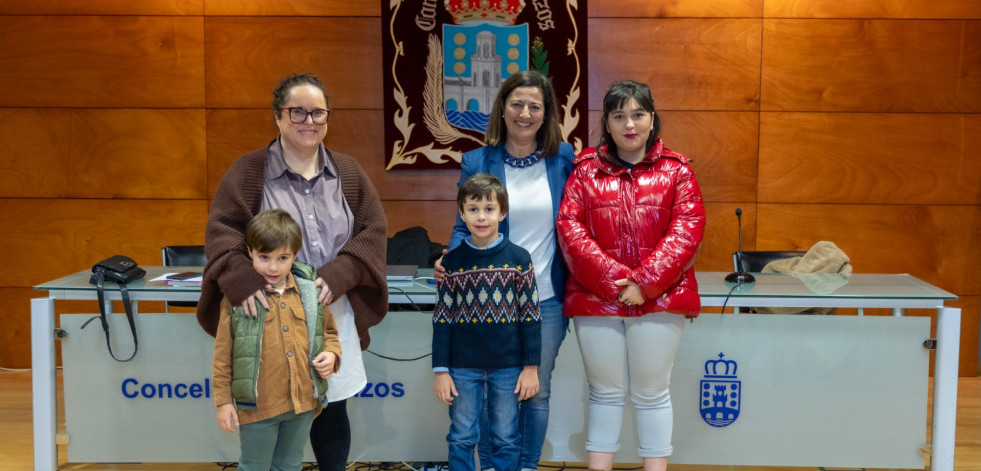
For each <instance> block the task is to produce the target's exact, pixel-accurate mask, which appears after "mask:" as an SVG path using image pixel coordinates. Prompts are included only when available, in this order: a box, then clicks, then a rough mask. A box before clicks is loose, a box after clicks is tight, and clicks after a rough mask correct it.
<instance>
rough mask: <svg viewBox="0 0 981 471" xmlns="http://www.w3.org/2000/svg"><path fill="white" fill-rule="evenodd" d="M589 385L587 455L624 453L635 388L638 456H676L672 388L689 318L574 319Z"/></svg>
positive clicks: (664, 315)
mask: <svg viewBox="0 0 981 471" xmlns="http://www.w3.org/2000/svg"><path fill="white" fill-rule="evenodd" d="M573 321H574V323H575V328H576V337H577V338H578V340H579V350H580V351H581V352H582V361H583V366H584V367H585V369H586V381H587V382H588V383H589V414H588V417H589V419H588V428H587V435H586V450H587V451H593V452H601V453H615V452H617V451H618V450H619V449H620V429H621V428H622V426H623V406H624V403H625V401H626V395H627V390H628V387H629V391H630V401H631V403H632V404H633V406H634V411H635V412H636V422H637V438H638V441H639V442H640V449H639V450H638V452H637V453H638V456H640V457H642V458H660V457H665V456H670V455H671V452H672V451H673V448H672V447H671V428H672V426H673V420H674V419H673V412H672V409H671V394H670V392H669V391H668V383H669V382H670V378H671V366H672V365H673V364H674V357H675V354H676V353H677V352H678V344H679V343H680V342H681V332H682V330H684V325H685V317H684V316H681V315H678V314H670V313H666V312H658V313H652V314H646V315H643V316H640V317H608V316H596V317H590V316H580V317H574V318H573Z"/></svg>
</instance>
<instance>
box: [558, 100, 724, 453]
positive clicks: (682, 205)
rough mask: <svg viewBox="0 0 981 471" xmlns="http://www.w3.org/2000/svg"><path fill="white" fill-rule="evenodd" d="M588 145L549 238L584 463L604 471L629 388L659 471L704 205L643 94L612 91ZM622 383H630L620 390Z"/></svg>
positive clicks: (693, 289) (693, 312) (667, 444)
mask: <svg viewBox="0 0 981 471" xmlns="http://www.w3.org/2000/svg"><path fill="white" fill-rule="evenodd" d="M601 126H602V135H601V137H600V142H599V146H597V147H594V148H589V149H586V150H584V151H583V152H582V153H581V154H579V156H578V157H576V161H575V165H576V167H575V169H574V170H573V172H572V175H570V177H569V181H568V183H567V184H566V187H565V196H564V198H563V200H562V206H561V208H560V210H559V216H558V221H557V222H556V231H557V232H558V238H559V246H560V248H561V250H562V254H563V256H564V258H565V261H566V264H567V265H568V267H569V270H570V272H571V274H570V277H569V280H568V283H567V286H566V294H565V303H564V308H563V314H564V315H565V316H567V317H572V318H573V322H574V325H575V329H576V336H577V338H578V340H579V349H580V350H581V352H582V358H583V365H584V367H585V370H586V379H587V381H588V382H589V414H588V416H589V422H588V424H589V425H588V432H587V439H586V450H587V451H588V452H589V467H590V468H591V469H597V470H610V469H611V468H612V467H613V456H614V453H616V451H617V450H619V448H620V444H619V438H620V428H621V425H622V422H623V405H624V402H625V400H626V393H627V390H628V389H629V391H630V400H631V402H632V403H633V405H634V409H635V410H636V414H637V417H636V422H637V429H638V439H639V441H640V449H639V451H638V454H639V456H640V457H642V458H643V461H644V470H645V471H660V470H665V469H667V457H668V456H669V455H671V452H672V447H671V426H672V420H673V419H672V417H673V413H672V409H671V397H670V395H669V392H668V380H669V377H670V373H671V366H672V364H673V363H674V357H675V353H676V352H677V349H678V344H679V342H680V340H681V332H682V328H683V326H684V320H685V318H686V317H687V318H694V317H696V316H698V310H699V308H700V302H699V297H698V286H697V284H696V282H695V270H694V263H695V256H696V255H697V253H698V247H699V244H701V242H702V234H703V232H704V229H705V208H704V207H703V205H702V193H701V190H700V189H699V188H698V182H697V181H696V180H695V174H694V172H693V171H692V168H691V167H690V166H689V165H688V162H689V160H688V158H687V157H685V156H683V155H681V154H678V153H675V152H672V151H670V150H669V149H668V148H666V147H664V143H663V142H662V141H661V139H660V137H659V134H660V127H661V126H660V119H659V118H658V116H657V113H656V112H655V110H654V98H653V97H652V96H651V91H650V88H649V87H648V86H647V85H646V84H643V83H638V82H633V81H623V82H618V83H615V84H613V85H612V86H611V87H610V90H609V91H607V93H606V96H605V97H604V99H603V118H602V120H601ZM628 383H629V384H628Z"/></svg>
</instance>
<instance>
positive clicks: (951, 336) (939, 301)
mask: <svg viewBox="0 0 981 471" xmlns="http://www.w3.org/2000/svg"><path fill="white" fill-rule="evenodd" d="M145 268H146V269H147V276H146V278H145V279H144V280H138V281H136V282H133V283H131V284H130V285H129V286H128V289H129V293H130V297H131V298H132V299H133V300H134V301H189V300H190V301H193V300H196V299H197V297H198V293H197V289H196V288H178V287H168V286H163V285H162V283H160V282H156V283H148V282H147V281H146V280H151V279H153V278H155V277H157V276H159V275H160V274H162V273H166V272H173V271H184V270H185V269H195V267H145ZM196 268H197V269H200V267H196ZM89 274H90V273H89V272H88V271H84V272H78V273H75V274H72V275H69V276H66V277H63V278H59V279H56V280H52V281H50V282H47V283H42V284H40V285H38V286H35V289H38V290H44V291H48V296H47V297H44V298H36V299H32V301H31V323H32V326H31V338H32V366H33V369H34V374H33V393H34V469H35V470H54V469H57V463H58V450H57V444H56V433H57V415H56V411H57V393H56V391H57V388H56V375H55V335H54V333H55V331H56V327H55V308H54V306H55V304H54V303H55V301H56V300H61V299H73V300H96V299H97V298H96V292H95V289H94V286H92V285H90V284H89V283H88V278H89ZM724 276H725V273H721V272H703V273H698V282H699V293H700V295H701V299H702V305H703V310H702V312H703V313H711V312H714V309H711V308H714V307H720V306H723V305H724V304H725V305H727V306H732V305H740V306H774V307H782V306H801V305H803V306H815V307H853V308H872V307H880V308H891V309H893V314H894V315H895V316H902V314H903V313H904V311H905V309H907V308H924V309H936V310H937V334H936V337H937V346H936V356H935V359H934V364H935V369H934V396H933V397H934V401H933V410H932V416H933V423H932V443H931V444H930V447H929V453H930V463H931V468H930V469H932V470H936V471H952V470H953V464H954V432H955V421H956V401H957V364H958V353H959V335H960V332H959V331H960V310H959V309H955V308H947V307H944V305H943V303H944V301H947V300H953V299H956V296H954V295H953V294H951V293H948V292H946V291H943V290H941V289H938V288H936V287H934V286H932V285H929V284H927V283H925V282H923V281H921V280H918V279H916V278H915V277H912V276H909V275H902V274H900V275H883V274H855V275H852V276H851V277H850V278H849V279H848V280H847V283H846V284H844V285H843V286H840V287H837V288H836V289H835V290H834V291H833V292H831V293H815V292H813V291H811V289H810V288H809V286H816V287H817V286H827V284H822V283H821V281H822V280H819V279H817V278H812V279H807V277H806V276H800V277H793V276H786V275H758V276H757V282H756V283H755V284H753V285H747V286H740V287H736V288H735V289H733V286H732V285H730V284H726V283H725V282H724V281H723V277H724ZM106 294H107V298H108V299H109V300H118V299H119V298H120V296H119V291H118V289H112V288H109V289H108V290H107V293H106ZM727 296H728V298H727ZM434 298H435V295H434V292H433V287H432V285H430V284H428V283H426V282H425V281H424V280H423V281H421V282H417V283H414V284H412V285H407V286H400V285H393V286H390V288H389V301H390V303H392V304H407V303H415V304H420V305H426V304H432V303H433V301H434ZM107 302H108V301H107ZM139 316H144V315H143V314H140V315H139ZM171 316H183V317H181V319H185V320H183V321H182V322H185V323H188V322H190V323H193V324H194V326H195V327H196V322H194V321H193V320H190V321H189V320H186V319H188V318H193V316H192V315H191V316H189V315H187V314H178V315H170V316H168V315H163V316H160V315H150V316H144V317H142V318H138V319H137V323H138V324H141V323H144V324H147V325H149V323H150V321H149V320H150V319H166V318H168V317H171ZM419 316H420V315H418V314H417V315H416V318H415V320H410V319H411V317H412V316H409V315H406V316H398V315H395V314H393V315H390V316H389V317H388V318H386V320H385V321H384V322H382V324H380V325H379V326H378V327H376V328H373V330H372V339H373V342H372V350H374V349H375V348H374V347H375V345H376V343H377V344H379V345H380V346H382V347H384V345H382V344H385V343H392V342H389V340H390V339H391V338H396V336H402V335H404V332H402V331H401V330H400V329H404V328H406V326H407V325H408V324H405V325H403V323H406V322H415V323H416V325H425V316H422V317H421V318H422V320H421V321H420V320H419V318H420V317H419ZM111 317H113V318H120V317H122V316H119V315H116V316H111ZM703 317H704V321H703V322H699V321H698V320H696V322H695V324H692V327H697V328H692V327H686V334H685V335H686V336H688V335H689V333H691V334H694V337H697V335H698V332H699V328H701V326H709V327H711V326H716V325H718V324H719V322H720V321H721V322H726V321H724V320H723V319H736V318H733V317H732V316H731V315H726V316H719V315H713V314H703ZM819 317H820V318H819ZM737 318H738V319H746V320H753V322H754V323H753V324H752V327H751V328H752V329H758V328H759V326H760V325H763V326H764V327H765V326H766V325H767V324H761V323H768V324H772V325H773V326H777V327H775V328H777V329H779V326H780V325H787V324H783V323H786V322H788V321H794V322H796V321H797V320H801V321H806V322H822V320H825V321H826V322H827V323H829V324H830V323H838V322H842V321H846V320H847V319H846V318H851V319H852V320H854V319H855V316H833V317H824V316H767V315H743V316H738V317H737ZM805 318H806V319H805ZM144 320H146V322H144ZM880 320H886V321H887V319H881V318H880ZM729 322H730V323H729V324H727V325H725V326H724V328H725V329H729V328H730V327H732V328H735V327H737V325H736V323H735V322H733V321H729ZM62 323H63V324H64V323H65V318H64V317H63V318H62ZM124 324H125V322H124V321H123V322H121V323H116V324H114V327H113V336H114V337H113V339H114V340H113V342H114V345H118V344H119V343H118V342H119V341H120V339H123V340H126V339H128V337H129V331H128V329H126V328H125V327H123V326H124ZM386 324H389V325H391V326H392V327H390V328H389V329H388V330H393V331H395V332H388V331H386V330H385V329H384V328H383V329H381V330H379V331H378V334H377V335H376V333H375V332H376V329H378V328H379V327H384V326H386ZM849 325H850V324H849ZM711 328H715V327H711ZM845 328H850V327H847V326H846V327H845ZM927 329H928V327H927ZM92 330H93V333H91V334H87V335H90V336H97V337H98V338H95V337H92V338H93V339H94V340H93V341H92V342H91V343H93V344H94V345H97V346H98V345H100V344H101V348H102V350H104V348H105V343H104V339H101V336H102V332H101V331H100V329H98V328H93V329H92ZM198 330H200V329H198ZM689 330H690V331H691V332H689ZM70 335H76V334H75V333H74V332H73V333H71V334H70ZM184 335H187V334H184ZM713 335H718V333H717V332H716V333H715V334H713ZM389 336H391V338H390V337H389ZM141 338H144V337H143V336H141ZM686 338H687V337H686ZM425 340H426V339H423V340H422V343H421V344H420V345H417V346H419V347H420V348H423V347H424V346H425V343H426V342H425ZM570 340H572V341H571V342H570ZM684 344H685V342H683V346H684ZM205 346H206V345H205ZM126 348H128V347H123V348H120V351H122V352H128V351H129V350H127V349H126ZM144 348H146V349H147V350H144ZM150 348H152V347H144V345H141V351H140V354H139V355H143V354H144V352H145V351H147V352H150V351H152V350H149V349H150ZM566 350H569V351H573V352H577V351H578V348H577V347H576V346H575V341H574V334H570V335H569V336H568V337H567V341H566V342H565V343H564V344H563V351H566ZM386 352H387V351H386ZM147 354H148V355H149V354H150V353H147ZM100 355H101V356H100V357H99V358H100V359H99V362H103V360H104V362H108V363H110V364H114V363H115V362H113V361H112V360H111V359H109V358H108V356H107V355H105V352H104V351H102V352H100ZM561 355H563V354H562V353H560V356H561ZM573 355H575V357H578V353H573ZM681 356H684V353H683V352H679V357H681ZM63 360H65V359H64V358H63ZM71 360H72V361H74V359H71ZM365 361H366V368H368V369H369V381H372V378H371V376H372V369H378V370H380V371H379V372H378V375H379V377H383V376H384V375H391V374H392V371H401V372H402V374H405V372H406V371H410V372H412V371H426V370H427V369H428V361H425V362H423V363H424V365H417V366H415V367H413V368H415V370H412V369H406V368H403V367H401V365H399V368H395V367H392V366H388V365H386V364H383V363H379V362H383V360H379V359H377V358H373V357H372V356H371V355H368V354H366V357H365ZM679 361H681V360H680V358H679ZM698 361H701V358H700V359H698ZM65 363H66V373H65V374H66V376H67V375H68V374H69V371H68V368H67V363H68V361H67V360H66V361H65ZM417 363H419V362H417ZM566 364H571V362H569V361H568V360H566ZM576 366H581V365H573V367H572V369H569V370H563V371H560V369H562V368H561V367H557V371H556V373H555V376H553V410H555V408H556V403H559V404H561V405H562V406H563V407H565V406H569V407H572V408H573V409H574V410H575V411H576V413H578V414H580V415H581V414H582V410H581V409H582V407H583V404H582V401H583V399H582V398H581V395H582V393H581V391H578V390H577V389H583V388H582V386H581V385H580V384H579V383H581V381H582V380H581V378H580V377H578V376H576V377H574V378H573V381H572V382H573V383H575V384H573V385H572V386H571V387H563V388H562V390H560V391H557V390H556V389H557V386H556V384H566V382H563V380H562V379H560V377H561V376H562V375H564V374H566V373H565V371H573V370H578V369H580V368H577V367H576ZM707 366H708V362H706V367H707ZM676 369H677V365H676ZM207 371H209V372H210V370H207ZM413 375H414V376H417V375H415V374H414V373H413ZM676 376H678V372H675V373H674V374H673V377H672V378H673V379H672V396H673V397H674V396H676V395H677V394H676V393H675V392H674V389H675V388H674V382H675V380H676ZM568 379H569V378H568V377H567V378H566V380H568ZM696 379H697V378H696ZM66 381H67V380H66ZM422 381H423V383H425V382H431V377H428V376H427V377H425V378H423V379H422ZM915 381H919V383H920V384H925V381H926V378H925V373H924V377H923V378H920V379H916V380H915ZM394 384H396V383H392V382H387V383H386V382H379V383H377V384H376V385H375V389H374V393H375V394H377V396H382V393H384V394H385V395H388V394H389V393H390V392H391V393H392V396H395V393H394V391H390V389H389V388H392V387H393V385H394ZM399 384H400V386H397V387H406V388H407V387H409V386H401V383H399ZM696 384H697V383H696ZM382 385H384V391H382V390H379V387H380V386H382ZM924 387H925V386H924ZM429 390H430V391H431V384H430V387H429ZM567 390H572V391H571V392H570V391H567ZM66 395H67V393H66ZM430 396H431V392H430ZM923 396H924V397H922V399H915V401H914V403H915V404H916V405H919V402H917V401H922V405H923V406H924V407H925V405H926V399H925V394H924V395H923ZM430 399H431V398H430ZM368 401H369V400H367V399H364V402H365V403H366V404H368ZM433 401H434V400H433ZM433 401H428V403H429V404H427V407H431V406H432V402H433ZM394 402H395V401H390V403H394ZM678 402H682V401H681V400H679V401H678ZM208 403H209V404H210V401H209V402H208ZM377 404H379V403H378V402H375V403H373V405H371V406H370V407H369V408H366V409H365V410H364V411H362V410H360V409H358V410H356V411H355V413H354V415H353V416H352V422H355V420H361V419H363V418H364V417H362V414H364V416H365V417H367V419H365V420H368V421H371V420H378V419H377V417H369V416H380V415H392V416H397V415H398V414H400V413H402V412H401V411H399V410H395V409H394V408H390V406H389V405H382V406H379V405H377ZM355 407H357V406H355ZM400 407H402V406H400ZM435 407H436V409H434V410H440V407H441V405H437V406H435ZM678 407H679V405H678V404H677V403H676V415H677V414H678V413H679V412H678ZM696 407H697V404H696ZM410 409H411V408H410ZM912 409H916V407H913V408H912ZM914 413H915V411H914ZM747 414H748V413H747ZM567 415H569V414H563V415H558V414H555V413H553V414H552V420H551V421H550V429H549V430H550V431H549V439H550V443H551V442H552V441H555V442H556V443H555V444H553V445H554V446H555V448H554V449H553V448H549V449H548V450H547V453H543V460H545V461H551V460H549V459H547V457H549V456H552V457H558V458H561V459H562V460H571V459H570V458H569V457H568V456H566V455H568V454H569V453H574V454H575V455H576V456H579V454H578V453H579V452H572V451H568V450H565V451H563V450H560V449H559V446H561V445H562V442H563V440H564V439H566V438H568V440H567V441H569V442H570V443H571V442H573V441H575V440H581V437H578V438H577V437H575V436H571V437H564V436H563V437H553V432H555V433H556V435H558V434H561V433H562V430H558V431H553V428H557V429H563V428H568V426H569V424H568V423H567V422H571V423H572V424H571V427H572V428H573V429H575V428H576V427H579V428H581V423H577V422H576V420H579V421H580V422H581V417H580V418H578V419H576V418H574V417H567ZM696 417H697V415H696ZM208 420H209V421H210V422H213V418H209V419H208ZM749 420H751V418H750V417H747V418H746V419H744V421H749ZM443 421H446V419H445V417H443ZM556 421H563V422H562V424H560V426H559V427H553V425H554V424H555V422H556ZM437 422H438V421H437ZM627 422H629V420H628V421H627ZM737 423H738V421H737ZM923 423H924V424H925V420H923ZM628 425H629V424H628ZM913 425H914V428H915V425H916V423H915V422H914V424H913ZM420 426H421V427H422V426H423V425H420ZM425 426H426V427H428V425H425ZM684 426H685V425H684V424H679V423H678V419H677V418H676V439H675V442H676V445H675V448H676V455H678V456H679V457H680V459H681V461H678V462H690V463H703V464H726V463H724V462H723V463H715V462H712V461H697V460H698V459H699V458H694V459H695V460H696V461H691V460H692V459H693V458H688V457H687V456H688V455H687V454H686V453H687V451H686V450H685V449H684V446H682V445H679V443H677V442H679V441H683V440H684V438H683V437H679V435H678V433H679V432H678V429H679V428H682V429H683V430H687V429H685V428H684ZM354 427H355V426H354V425H352V428H354ZM703 428H705V427H704V425H703ZM360 433H361V431H359V430H355V431H354V435H355V438H364V437H362V436H360V435H359V434H360ZM372 433H375V432H374V431H372ZM442 433H445V429H444V430H443V431H440V432H439V434H437V435H435V436H437V437H441V435H440V434H442ZM385 434H392V435H394V432H392V431H390V430H383V431H381V432H380V433H379V435H385ZM418 435H419V436H425V435H426V434H424V433H422V432H421V431H420V433H418ZM730 436H732V435H730ZM371 438H374V437H371ZM429 438H430V441H431V438H432V437H431V436H430V437H429ZM555 438H559V440H555ZM75 439H76V438H74V437H73V438H72V440H75ZM227 439H228V438H227V437H226V438H225V440H226V441H227ZM388 439H389V440H394V438H393V437H388ZM398 440H399V441H406V440H407V439H406V438H405V437H404V436H400V438H398ZM412 440H413V438H411V437H410V438H409V439H408V441H410V442H411V441H412ZM236 441H237V440H236ZM356 441H357V440H356ZM390 443H391V442H390ZM577 443H578V442H577ZM553 445H547V446H553ZM410 446H417V445H415V444H410ZM418 446H420V447H421V446H422V445H418ZM427 446H428V444H427ZM444 446H445V445H444ZM355 448H358V444H357V443H356V444H355V445H354V446H353V448H352V459H357V458H359V456H356V455H355ZM389 448H391V445H389ZM563 453H565V454H563ZM426 456H427V457H428V455H426ZM361 458H363V457H361ZM368 458H370V456H369V457H368ZM406 459H412V458H411V457H406ZM686 459H687V460H688V461H685V460H686ZM145 461H195V460H183V459H169V458H168V459H146V460H145ZM205 461H210V460H205ZM378 461H389V460H388V459H379V460H378ZM416 461H432V459H422V458H421V455H420V459H417V460H416ZM618 461H619V460H618ZM769 463H770V462H768V461H766V460H762V461H759V462H758V463H757V464H764V465H766V464H769ZM729 464H739V463H736V462H730V463H729ZM744 464H749V463H744ZM831 464H832V463H825V465H831ZM772 465H777V464H772ZM869 467H878V466H869ZM890 467H891V466H890ZM911 467H913V466H911Z"/></svg>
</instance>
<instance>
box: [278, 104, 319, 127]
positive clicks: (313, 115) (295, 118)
mask: <svg viewBox="0 0 981 471" xmlns="http://www.w3.org/2000/svg"><path fill="white" fill-rule="evenodd" d="M283 110H285V111H288V112H289V113H290V122H291V123H293V124H303V123H305V122H306V121H307V116H310V119H312V120H313V124H327V120H328V119H330V108H328V109H326V110H325V109H323V108H317V109H315V110H313V111H307V110H305V109H303V108H297V107H290V108H283Z"/></svg>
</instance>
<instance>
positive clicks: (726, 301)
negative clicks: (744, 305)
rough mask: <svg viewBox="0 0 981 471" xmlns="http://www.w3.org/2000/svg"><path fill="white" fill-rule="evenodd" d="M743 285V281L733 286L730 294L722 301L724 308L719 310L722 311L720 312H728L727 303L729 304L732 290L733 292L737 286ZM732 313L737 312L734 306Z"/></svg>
mask: <svg viewBox="0 0 981 471" xmlns="http://www.w3.org/2000/svg"><path fill="white" fill-rule="evenodd" d="M742 285H743V283H742V282H739V283H736V285H735V286H733V287H732V289H730V290H729V294H726V299H725V301H722V310H721V311H719V313H720V314H725V313H726V304H729V297H730V296H732V292H733V291H735V290H736V288H738V287H740V286H742ZM732 313H733V314H735V313H736V309H735V308H733V311H732Z"/></svg>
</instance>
